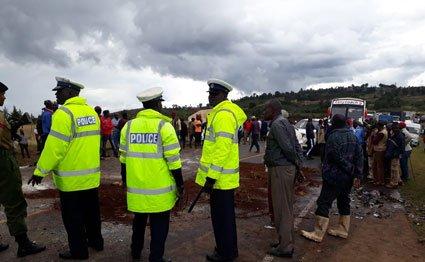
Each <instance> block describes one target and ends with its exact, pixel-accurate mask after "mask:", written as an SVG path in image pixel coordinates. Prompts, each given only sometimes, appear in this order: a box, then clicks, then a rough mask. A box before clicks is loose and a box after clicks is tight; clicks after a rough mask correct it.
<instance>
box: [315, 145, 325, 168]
mask: <svg viewBox="0 0 425 262" xmlns="http://www.w3.org/2000/svg"><path fill="white" fill-rule="evenodd" d="M325 147H326V144H325V143H318V144H317V148H318V150H319V154H320V162H321V163H323V159H325Z"/></svg>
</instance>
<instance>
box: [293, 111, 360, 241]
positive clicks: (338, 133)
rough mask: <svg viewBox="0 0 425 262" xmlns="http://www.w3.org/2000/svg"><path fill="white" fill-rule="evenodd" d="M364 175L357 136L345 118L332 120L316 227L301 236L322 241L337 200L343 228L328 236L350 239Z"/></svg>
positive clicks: (340, 224) (337, 116)
mask: <svg viewBox="0 0 425 262" xmlns="http://www.w3.org/2000/svg"><path fill="white" fill-rule="evenodd" d="M362 174H363V153H362V148H361V146H360V145H359V144H358V143H357V140H356V137H355V136H354V134H353V132H352V131H350V130H349V129H348V128H347V126H346V124H345V117H344V116H343V115H335V116H334V117H333V118H332V131H330V133H329V136H328V139H327V141H326V147H325V159H324V162H323V167H322V178H323V185H322V190H321V192H320V196H319V198H318V199H317V209H316V224H315V226H314V231H312V232H307V231H304V230H301V234H302V235H303V236H304V237H306V238H308V239H310V240H314V241H316V242H321V241H322V239H323V236H324V235H325V233H326V230H327V228H328V224H329V209H330V208H331V207H332V202H333V201H334V200H335V199H337V206H338V213H339V215H340V218H339V225H338V227H337V228H335V229H329V231H328V233H329V234H330V235H333V236H338V237H342V238H347V237H348V230H349V227H350V192H351V187H352V186H353V183H354V186H355V187H356V188H358V187H359V186H360V180H361V177H362Z"/></svg>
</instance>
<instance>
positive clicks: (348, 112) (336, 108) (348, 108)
mask: <svg viewBox="0 0 425 262" xmlns="http://www.w3.org/2000/svg"><path fill="white" fill-rule="evenodd" d="M336 114H340V115H343V116H345V117H347V118H352V119H359V118H363V114H364V108H363V106H353V105H333V106H332V116H334V115H336Z"/></svg>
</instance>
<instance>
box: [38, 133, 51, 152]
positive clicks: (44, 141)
mask: <svg viewBox="0 0 425 262" xmlns="http://www.w3.org/2000/svg"><path fill="white" fill-rule="evenodd" d="M48 136H49V134H42V135H41V148H40V149H41V150H40V152H42V151H43V149H44V145H45V144H46V141H47V137H48Z"/></svg>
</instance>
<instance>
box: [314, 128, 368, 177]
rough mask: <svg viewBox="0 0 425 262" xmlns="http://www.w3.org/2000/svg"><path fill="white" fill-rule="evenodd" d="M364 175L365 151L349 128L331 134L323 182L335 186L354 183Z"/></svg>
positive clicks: (326, 150)
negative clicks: (355, 179)
mask: <svg viewBox="0 0 425 262" xmlns="http://www.w3.org/2000/svg"><path fill="white" fill-rule="evenodd" d="M362 175H363V151H362V147H361V146H360V144H359V143H358V142H357V138H356V137H355V136H354V134H353V132H352V131H351V130H349V129H348V128H339V129H333V130H331V131H330V132H329V134H328V138H327V141H326V146H325V158H324V161H323V167H322V176H323V180H324V181H326V182H328V183H330V184H333V185H340V184H342V183H347V182H352V180H353V179H354V178H359V179H361V178H362Z"/></svg>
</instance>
